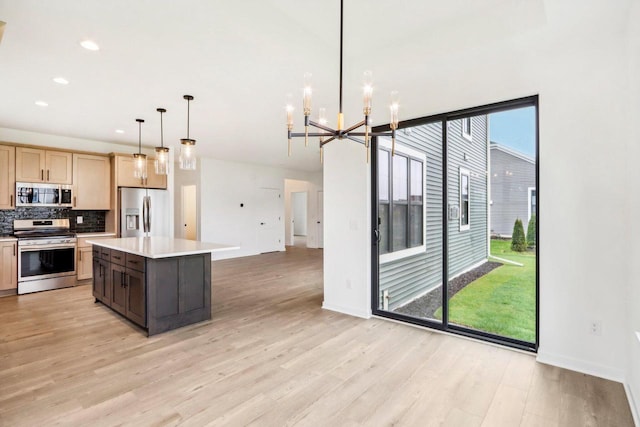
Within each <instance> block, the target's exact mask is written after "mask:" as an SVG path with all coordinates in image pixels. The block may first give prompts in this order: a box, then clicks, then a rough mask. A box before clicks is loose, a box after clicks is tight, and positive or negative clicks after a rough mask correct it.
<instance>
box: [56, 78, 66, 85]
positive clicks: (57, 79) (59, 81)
mask: <svg viewBox="0 0 640 427" xmlns="http://www.w3.org/2000/svg"><path fill="white" fill-rule="evenodd" d="M53 81H54V82H56V83H58V84H61V85H68V84H69V80H67V79H65V78H64V77H55V78H54V79H53Z"/></svg>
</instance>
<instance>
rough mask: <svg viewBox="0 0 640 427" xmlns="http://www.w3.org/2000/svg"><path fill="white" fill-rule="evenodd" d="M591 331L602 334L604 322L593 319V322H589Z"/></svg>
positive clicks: (593, 333)
mask: <svg viewBox="0 0 640 427" xmlns="http://www.w3.org/2000/svg"><path fill="white" fill-rule="evenodd" d="M589 333H590V334H591V335H597V336H600V335H602V322H600V321H599V320H592V321H591V323H589Z"/></svg>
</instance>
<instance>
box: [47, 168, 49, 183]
mask: <svg viewBox="0 0 640 427" xmlns="http://www.w3.org/2000/svg"><path fill="white" fill-rule="evenodd" d="M47 181H49V169H47Z"/></svg>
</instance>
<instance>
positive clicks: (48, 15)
mask: <svg viewBox="0 0 640 427" xmlns="http://www.w3.org/2000/svg"><path fill="white" fill-rule="evenodd" d="M514 18H517V19H514ZM0 20H2V21H6V22H7V25H6V28H5V31H4V37H3V39H2V42H1V43H0V94H2V95H1V98H0V127H5V128H13V129H23V130H30V131H35V132H42V133H48V134H54V135H62V136H71V137H79V138H86V139H94V140H101V141H108V142H114V143H128V144H132V146H133V145H136V144H137V139H138V132H137V123H136V122H135V119H136V118H143V119H145V120H146V123H145V124H144V125H143V130H142V141H143V144H144V145H148V146H154V145H159V135H160V120H159V113H157V112H156V108H157V107H164V108H166V109H167V113H166V114H165V116H164V122H165V141H166V145H169V146H172V147H178V145H179V142H178V141H179V139H180V138H184V137H186V107H187V106H186V101H184V100H183V99H182V95H184V94H190V95H193V96H194V97H195V99H194V101H193V102H192V103H191V137H192V138H194V139H196V140H197V148H198V150H199V155H202V156H207V157H214V158H221V159H229V160H237V161H246V162H252V163H262V164H269V165H274V166H283V167H287V168H293V169H303V170H310V171H314V170H320V169H321V166H320V164H319V162H318V149H317V146H316V145H315V144H314V146H313V148H311V147H310V148H308V149H303V144H302V141H300V140H296V141H295V146H294V154H293V157H291V158H287V155H286V127H285V113H284V103H285V95H286V94H287V93H292V94H293V95H294V99H299V97H300V93H301V86H302V75H303V73H304V72H306V71H310V72H312V73H313V75H314V107H316V111H317V107H318V106H326V107H327V112H328V116H329V118H330V119H331V118H333V117H335V114H336V113H337V104H338V61H339V56H338V46H339V45H338V43H339V1H338V0H333V1H327V0H325V1H319V0H315V1H312V0H245V1H229V0H227V1H223V0H184V1H175V0H108V1H105V0H56V1H42V0H0ZM544 20H545V16H544V8H543V6H542V0H539V1H528V2H525V1H522V0H485V1H483V2H477V1H471V0H465V1H463V0H449V1H441V0H431V1H426V0H404V1H392V0H345V54H344V57H345V63H344V67H345V70H344V74H345V87H344V96H345V100H344V102H345V109H344V110H345V115H346V122H347V123H346V124H347V125H349V124H351V123H354V122H356V121H359V120H361V119H362V118H361V106H360V96H361V95H360V86H361V85H360V79H361V75H362V72H363V71H364V70H367V69H370V70H372V71H373V73H374V78H375V92H374V113H373V120H374V124H381V123H386V122H388V119H387V112H388V109H387V107H386V104H387V102H388V93H389V91H390V90H392V89H397V90H399V91H400V94H401V103H403V104H401V106H402V109H401V114H402V117H401V119H406V118H412V117H416V116H422V115H424V114H425V111H424V107H423V105H422V104H421V101H420V100H421V99H424V96H423V95H422V94H420V93H419V90H417V89H416V85H417V83H416V79H418V80H419V79H425V78H427V77H426V76H428V69H426V67H428V65H429V63H430V61H434V60H437V57H438V55H441V54H443V52H450V51H451V50H455V49H464V48H468V46H469V45H470V44H471V45H473V44H478V43H487V42H490V41H491V40H493V39H496V38H502V37H507V36H512V35H514V34H517V33H518V32H521V31H525V30H526V29H527V28H529V27H532V26H535V25H538V24H539V23H540V22H544ZM462 27H464V31H460V29H461V28H462ZM476 28H477V29H480V28H482V31H477V32H474V29H476ZM86 38H90V39H93V40H95V41H96V42H97V43H98V44H99V45H100V51H98V52H91V51H87V50H85V49H83V48H82V47H80V45H79V42H80V41H81V40H83V39H86ZM57 76H63V77H65V78H67V79H68V80H69V81H70V83H69V85H67V86H61V85H58V84H56V83H54V82H53V81H52V79H53V78H54V77H57ZM403 94H404V95H403ZM36 100H44V101H46V102H47V103H48V104H49V106H48V107H44V108H43V107H39V106H36V105H35V104H34V102H35V101H36ZM300 104H301V102H300ZM296 116H297V120H298V121H297V123H296V129H295V130H296V131H301V130H302V127H301V123H302V119H301V112H300V109H298V110H297V114H296ZM330 121H331V122H333V125H335V119H334V120H330ZM116 129H122V130H124V131H125V133H124V134H116V133H115V130H116ZM90 149H91V147H87V150H90ZM132 151H133V147H132Z"/></svg>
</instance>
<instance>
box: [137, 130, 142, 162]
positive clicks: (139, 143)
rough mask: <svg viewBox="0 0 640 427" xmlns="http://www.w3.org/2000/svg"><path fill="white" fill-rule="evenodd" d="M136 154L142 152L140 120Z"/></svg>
mask: <svg viewBox="0 0 640 427" xmlns="http://www.w3.org/2000/svg"><path fill="white" fill-rule="evenodd" d="M138 154H142V122H138Z"/></svg>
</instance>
